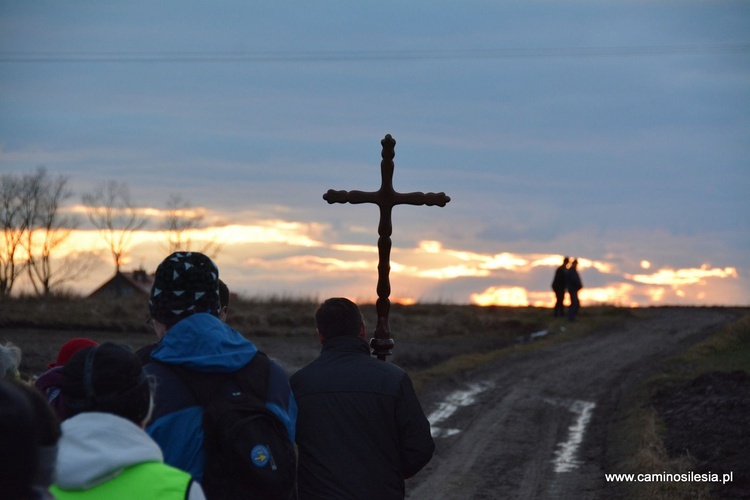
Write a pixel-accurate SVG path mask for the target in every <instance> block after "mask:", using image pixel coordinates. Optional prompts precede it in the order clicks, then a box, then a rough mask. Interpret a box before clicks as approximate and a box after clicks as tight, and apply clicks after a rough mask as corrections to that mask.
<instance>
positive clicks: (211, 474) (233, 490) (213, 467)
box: [163, 351, 297, 500]
mask: <svg viewBox="0 0 750 500" xmlns="http://www.w3.org/2000/svg"><path fill="white" fill-rule="evenodd" d="M163 366H167V367H168V368H169V369H171V370H173V371H174V372H175V373H177V374H178V375H179V376H180V378H181V379H182V380H183V382H185V384H187V386H188V387H189V388H190V390H191V391H192V393H193V395H194V396H195V399H196V400H197V401H198V403H199V404H200V405H201V406H203V432H204V435H205V440H204V450H205V454H206V466H205V469H204V473H203V479H202V480H201V486H202V487H203V491H204V492H205V493H206V498H208V499H217V500H225V499H226V500H231V499H254V498H258V499H264V500H265V499H269V500H273V499H284V500H288V499H290V498H294V494H295V491H296V475H297V469H296V466H297V460H296V454H295V451H294V445H293V444H292V443H291V441H290V440H289V435H288V433H287V430H286V427H285V426H284V424H283V423H282V422H281V420H280V419H279V418H278V417H277V416H276V415H275V414H274V413H273V412H271V410H269V409H268V407H267V406H266V404H265V401H266V396H267V393H268V376H269V367H270V362H269V360H268V356H266V354H264V353H262V352H260V351H258V353H257V354H256V355H255V356H254V357H253V359H252V360H251V361H250V362H249V363H248V364H247V365H245V366H244V367H242V368H241V369H240V370H238V371H236V372H234V373H228V374H224V373H201V372H196V371H193V370H189V369H186V368H184V367H181V366H175V365H163Z"/></svg>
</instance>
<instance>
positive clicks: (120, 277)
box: [89, 269, 154, 299]
mask: <svg viewBox="0 0 750 500" xmlns="http://www.w3.org/2000/svg"><path fill="white" fill-rule="evenodd" d="M153 284H154V275H153V274H148V273H147V272H146V271H145V269H137V270H135V271H132V272H121V271H118V272H117V273H116V274H115V275H114V276H113V277H112V278H110V279H109V280H108V281H107V282H106V283H104V284H103V285H102V286H100V287H99V288H97V289H96V290H94V291H93V292H91V294H90V295H89V298H92V299H112V298H125V297H141V296H146V297H148V295H149V293H151V286H152V285H153Z"/></svg>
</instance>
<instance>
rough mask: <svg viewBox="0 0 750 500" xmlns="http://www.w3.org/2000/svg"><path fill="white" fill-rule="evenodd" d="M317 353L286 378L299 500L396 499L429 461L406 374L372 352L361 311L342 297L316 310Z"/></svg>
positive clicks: (426, 432) (424, 425) (426, 435)
mask: <svg viewBox="0 0 750 500" xmlns="http://www.w3.org/2000/svg"><path fill="white" fill-rule="evenodd" d="M315 324H316V327H317V330H318V341H319V342H320V343H321V344H322V346H323V347H322V350H321V353H320V356H319V357H318V358H316V359H315V360H313V361H311V362H310V363H308V364H307V365H305V366H304V367H302V368H301V369H300V370H299V371H297V372H296V373H295V374H294V375H292V379H291V382H292V390H293V392H294V396H295V398H296V399H297V406H298V411H299V413H298V417H297V445H298V447H299V462H298V469H297V470H298V473H297V484H298V495H299V499H300V500H305V499H310V498H326V499H328V498H356V499H358V500H362V499H373V500H382V499H400V498H404V495H405V486H404V479H407V478H409V477H411V476H414V475H415V474H416V473H417V472H419V471H420V470H421V469H422V468H423V467H424V466H425V465H426V464H427V463H428V462H429V461H430V459H431V458H432V454H433V451H434V449H435V444H434V442H433V440H432V436H431V435H430V423H429V422H428V421H427V418H426V417H425V415H424V413H423V411H422V407H421V405H420V404H419V400H418V399H417V396H416V394H415V393H414V388H413V387H412V382H411V379H410V378H409V375H408V374H407V373H406V372H405V371H404V370H402V369H401V368H399V367H398V366H396V365H394V364H391V363H384V362H382V361H379V360H377V359H375V358H373V357H372V356H370V348H369V346H368V344H367V342H366V341H365V340H364V337H365V324H364V320H363V319H362V313H361V312H360V310H359V308H358V307H357V305H356V304H354V303H353V302H351V301H350V300H348V299H344V298H331V299H328V300H326V301H325V302H323V304H322V305H321V306H320V308H319V309H318V311H317V312H316V313H315Z"/></svg>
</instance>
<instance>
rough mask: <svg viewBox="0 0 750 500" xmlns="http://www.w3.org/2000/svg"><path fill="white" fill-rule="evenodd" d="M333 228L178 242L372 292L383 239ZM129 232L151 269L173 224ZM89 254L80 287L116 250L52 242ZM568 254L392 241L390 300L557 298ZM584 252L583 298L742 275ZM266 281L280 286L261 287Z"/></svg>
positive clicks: (539, 303) (673, 290)
mask: <svg viewBox="0 0 750 500" xmlns="http://www.w3.org/2000/svg"><path fill="white" fill-rule="evenodd" d="M328 233H330V228H329V227H328V225H326V224H319V223H301V222H290V221H285V220H281V219H256V220H253V222H252V223H250V224H230V225H221V226H211V227H205V228H200V229H190V230H188V231H185V232H184V234H183V235H182V236H183V238H182V241H189V242H190V243H191V244H192V248H193V249H199V248H201V246H202V245H203V244H205V243H207V242H217V243H219V244H220V245H221V250H220V252H219V253H218V254H217V257H216V262H217V264H218V265H219V266H220V268H221V269H222V275H225V276H235V277H236V280H237V281H235V282H234V283H233V285H234V286H235V288H238V289H242V288H243V286H244V287H245V288H247V289H250V290H256V291H255V292H251V293H263V292H266V291H267V292H268V293H284V291H283V290H277V288H279V287H285V290H289V289H291V290H292V291H293V292H294V293H305V292H304V291H305V290H309V291H310V293H318V291H320V290H321V289H322V290H328V289H330V290H332V292H331V293H335V294H342V293H349V292H347V290H356V294H355V295H356V296H358V297H371V296H372V295H374V290H375V282H376V280H377V277H378V273H377V269H378V261H379V258H378V247H377V245H374V244H373V245H363V244H352V243H346V242H342V243H327V242H326V241H325V235H326V234H328ZM131 236H132V238H131V245H130V249H129V251H128V252H126V255H125V257H124V258H123V260H122V263H123V265H124V266H125V267H124V270H127V269H128V266H132V264H136V265H137V266H139V267H141V268H144V269H147V270H149V271H152V270H153V269H155V267H156V265H157V264H158V263H159V261H160V260H161V259H162V258H163V257H164V256H165V252H166V250H167V248H168V245H167V242H168V241H169V232H167V231H164V230H154V229H150V230H149V229H142V230H139V231H135V232H133V233H132V235H131ZM1 245H2V243H0V246H1ZM85 253H91V254H94V256H95V257H96V258H97V259H98V261H99V262H100V263H102V264H105V265H104V266H101V265H100V266H99V270H98V271H97V273H98V275H97V276H91V277H90V278H88V277H87V278H85V279H88V281H84V280H81V281H79V282H76V285H75V286H77V287H83V288H84V289H88V290H92V289H94V288H96V287H98V285H100V284H101V283H102V282H103V281H104V279H106V278H108V277H109V276H111V274H110V272H108V271H104V270H103V269H106V263H107V262H108V260H109V262H110V263H111V256H110V251H109V248H108V246H107V244H106V243H105V241H104V239H103V238H102V237H101V236H100V234H99V232H98V231H96V230H94V229H86V230H80V229H79V230H72V231H71V233H70V236H69V237H68V238H67V239H66V240H64V241H63V243H62V244H60V245H59V246H58V247H56V248H55V251H54V254H53V259H58V260H61V259H65V258H76V257H77V256H79V257H80V256H83V254H85ZM562 258H563V256H562V255H560V254H537V253H528V254H521V253H511V252H498V253H481V252H476V251H467V250H463V249H456V248H446V247H445V246H444V244H443V243H442V242H439V241H434V240H424V241H420V242H419V243H418V245H417V246H416V247H411V248H409V247H393V248H392V249H391V254H390V274H389V276H390V281H391V285H392V289H393V292H394V295H393V297H391V301H392V302H394V303H405V304H408V303H414V302H415V301H419V300H435V299H436V298H437V300H450V301H455V302H459V303H466V302H470V303H473V304H478V305H502V306H524V307H525V306H534V307H552V305H553V303H554V295H553V293H552V291H551V290H550V289H549V284H550V280H551V278H552V274H553V272H554V270H555V268H557V267H558V266H559V265H560V263H561V262H562ZM578 261H579V267H578V269H579V272H581V276H582V279H583V281H584V285H585V287H584V288H583V290H582V291H581V292H580V294H579V295H580V300H581V303H582V304H583V305H594V304H613V305H620V306H637V305H643V306H645V305H652V304H682V303H684V304H695V303H705V302H706V301H708V300H713V302H712V303H722V297H721V296H720V294H717V293H716V292H715V291H716V290H719V291H726V292H725V293H732V292H733V291H735V290H737V285H735V284H733V283H732V282H733V281H736V280H737V278H738V276H739V273H738V271H737V268H735V267H723V268H713V267H711V266H710V265H709V264H703V265H700V266H698V267H688V268H669V267H664V268H654V266H653V265H652V264H651V263H650V262H649V261H648V260H645V259H644V260H641V261H636V262H637V263H636V264H635V265H634V266H633V267H634V269H631V270H629V271H630V272H624V271H623V270H622V269H620V266H624V265H625V264H623V263H622V262H623V260H617V261H612V262H608V261H604V260H595V259H589V258H586V257H578ZM110 265H111V264H110ZM110 269H111V268H110ZM639 271H641V272H639ZM643 271H649V272H643ZM472 280H475V282H476V283H477V285H476V286H475V288H474V290H471V289H470V288H469V287H470V286H471V283H472ZM721 281H726V283H727V284H726V285H723V288H722V287H718V288H717V287H716V286H715V285H717V284H718V283H719V282H721ZM493 282H494V283H493ZM487 283H490V285H491V286H487ZM261 284H262V285H261ZM480 284H481V285H480ZM258 287H261V288H263V290H258ZM266 287H271V288H273V287H276V288H273V289H271V290H265V288H266ZM709 287H710V290H711V291H709ZM362 290H366V291H365V292H363V291H362ZM403 290H408V293H404V292H403ZM453 290H461V291H460V292H454V291H453ZM350 294H351V293H350Z"/></svg>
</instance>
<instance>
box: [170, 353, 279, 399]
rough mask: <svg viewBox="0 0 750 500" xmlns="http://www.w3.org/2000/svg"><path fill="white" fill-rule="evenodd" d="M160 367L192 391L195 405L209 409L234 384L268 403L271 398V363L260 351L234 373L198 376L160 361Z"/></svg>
mask: <svg viewBox="0 0 750 500" xmlns="http://www.w3.org/2000/svg"><path fill="white" fill-rule="evenodd" d="M157 363H159V364H160V365H161V366H164V367H166V368H167V369H169V370H170V371H172V372H173V373H175V374H176V375H177V376H178V377H179V378H180V379H181V380H182V381H183V382H184V383H185V385H186V386H187V387H188V388H189V389H190V391H191V392H192V393H193V396H195V399H196V401H197V402H198V404H200V405H201V406H203V407H206V406H207V405H208V404H209V403H210V402H211V401H212V400H213V399H214V398H215V397H218V396H220V395H221V394H222V392H221V390H220V389H221V388H222V387H223V386H225V385H226V384H227V383H228V382H233V383H234V384H235V385H237V387H239V388H240V389H241V390H242V391H245V392H248V393H250V394H253V395H255V397H257V398H258V399H260V400H261V401H263V402H264V403H265V401H266V397H267V396H268V379H269V373H270V365H271V363H270V361H269V359H268V356H267V355H266V353H264V352H261V351H257V352H256V353H255V356H253V359H251V360H250V361H249V362H248V363H247V364H246V365H245V366H243V367H242V368H240V369H239V370H237V371H236V372H233V373H216V372H210V373H208V372H199V371H196V370H191V369H189V368H185V367H184V366H180V365H171V364H167V363H162V362H160V361H158V362H157Z"/></svg>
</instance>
